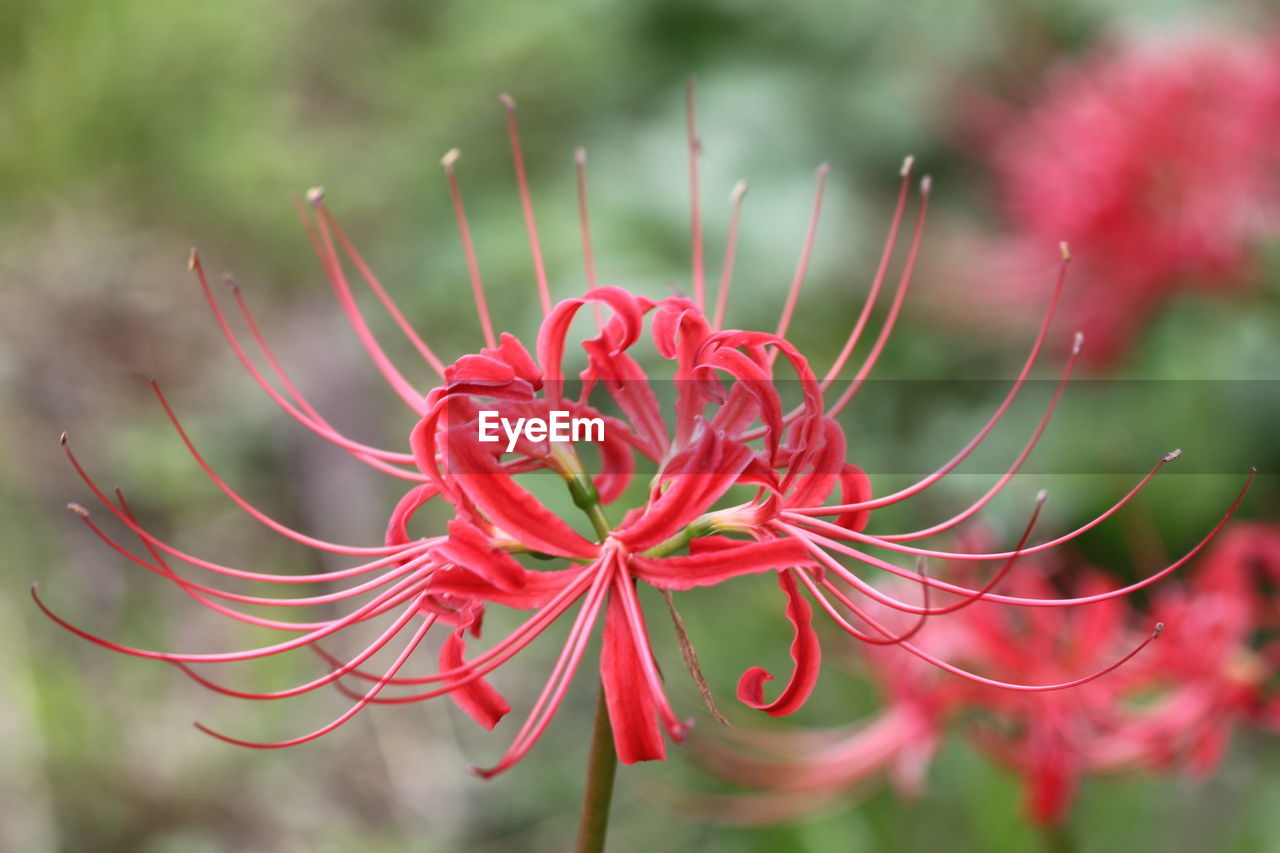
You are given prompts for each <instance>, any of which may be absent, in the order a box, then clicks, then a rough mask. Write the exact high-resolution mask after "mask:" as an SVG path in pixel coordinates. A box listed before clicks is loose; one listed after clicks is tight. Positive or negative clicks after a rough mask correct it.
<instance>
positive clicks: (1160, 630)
mask: <svg viewBox="0 0 1280 853" xmlns="http://www.w3.org/2000/svg"><path fill="white" fill-rule="evenodd" d="M1163 633H1164V623H1163V622H1157V623H1156V629H1155V630H1154V631H1152V632H1151V639H1153V640H1154V639H1158V638H1159V637H1160V635H1161V634H1163Z"/></svg>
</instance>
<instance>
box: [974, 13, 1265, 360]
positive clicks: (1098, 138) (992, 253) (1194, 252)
mask: <svg viewBox="0 0 1280 853" xmlns="http://www.w3.org/2000/svg"><path fill="white" fill-rule="evenodd" d="M979 112H983V111H982V110H979ZM991 114H992V115H993V119H992V120H991V121H990V122H989V123H988V124H987V126H986V127H983V128H981V129H980V130H979V133H980V135H981V136H982V137H983V142H984V147H986V148H989V150H990V151H991V154H990V157H991V166H992V169H993V177H994V181H995V187H994V189H995V193H996V195H997V198H998V199H999V203H1000V207H1001V210H1002V212H1003V215H1004V218H1005V220H1006V221H1007V224H1008V228H1009V233H1008V236H1007V237H1002V238H997V239H996V240H995V241H994V245H982V246H980V247H979V248H977V249H976V250H975V257H977V258H978V259H979V260H978V264H979V266H980V267H981V269H982V271H983V275H984V276H986V279H984V287H983V288H982V290H979V293H981V292H982V291H983V290H988V289H989V290H990V291H991V292H993V293H994V295H996V296H997V297H999V298H1003V299H1009V300H1013V301H1014V302H1015V303H1016V302H1024V301H1026V300H1028V299H1029V298H1030V297H1031V294H1032V293H1034V292H1035V286H1034V284H1033V282H1034V280H1035V275H1033V274H1029V272H1028V271H1029V270H1036V269H1038V268H1040V267H1042V266H1043V265H1042V264H1041V263H1039V261H1038V258H1039V256H1040V249H1041V247H1042V246H1043V245H1045V242H1046V241H1049V240H1066V241H1068V242H1069V243H1070V244H1071V246H1072V249H1073V250H1074V251H1075V253H1076V256H1077V259H1078V260H1079V265H1078V269H1077V276H1076V277H1075V279H1074V284H1073V287H1072V289H1071V292H1069V293H1068V295H1067V296H1066V298H1065V299H1064V309H1065V316H1066V317H1067V318H1068V319H1069V321H1070V322H1071V327H1072V328H1079V329H1082V330H1083V331H1084V332H1085V334H1086V335H1087V336H1088V338H1089V350H1088V352H1087V358H1089V359H1092V360H1093V361H1095V362H1098V363H1105V362H1107V361H1110V360H1112V359H1114V358H1115V357H1116V356H1118V355H1119V354H1120V353H1121V352H1123V351H1124V350H1125V349H1127V348H1128V347H1129V345H1130V343H1131V339H1132V337H1133V336H1134V335H1135V334H1136V333H1138V332H1139V331H1140V330H1141V327H1142V325H1143V324H1144V323H1145V321H1146V320H1147V319H1148V317H1149V316H1150V315H1151V313H1152V312H1153V311H1155V310H1156V309H1157V308H1158V307H1159V306H1160V305H1161V304H1162V303H1163V302H1165V301H1167V300H1169V299H1170V298H1172V297H1173V296H1174V295H1176V294H1177V293H1178V292H1179V291H1180V290H1182V289H1184V288H1195V289H1199V290H1224V289H1230V288H1234V287H1236V286H1238V285H1239V284H1240V283H1241V282H1242V281H1243V280H1245V279H1246V278H1247V274H1248V272H1249V266H1250V259H1251V255H1250V249H1251V248H1252V247H1253V246H1254V244H1255V243H1256V242H1257V241H1258V240H1260V239H1262V238H1266V237H1271V236H1272V235H1274V234H1275V233H1276V230H1277V226H1278V225H1280V148H1277V146H1276V144H1275V140H1276V139H1277V138H1280V38H1266V39H1247V38H1234V39H1232V38H1227V37H1220V38H1210V37H1204V38H1199V39H1194V40H1188V41H1181V42H1172V43H1167V44H1161V45H1130V44H1125V43H1123V42H1117V43H1115V44H1112V45H1110V46H1108V47H1105V48H1102V49H1100V50H1098V51H1097V52H1095V53H1094V54H1093V55H1090V56H1086V57H1084V58H1081V59H1078V60H1073V61H1064V62H1061V63H1060V64H1058V65H1056V66H1054V67H1053V69H1052V71H1051V73H1050V74H1049V75H1048V78H1047V80H1046V82H1045V84H1044V87H1043V90H1042V91H1041V93H1040V94H1039V96H1038V97H1037V98H1036V100H1035V101H1034V102H1033V103H1032V104H1031V105H1030V106H1029V107H1028V108H1027V109H1026V110H1025V111H1023V112H1020V113H1019V112H1015V111H1012V110H1005V109H995V110H992V111H991ZM992 258H995V259H996V260H995V261H994V262H993V261H992V260H991V259H992ZM968 296H969V295H968V294H966V298H968Z"/></svg>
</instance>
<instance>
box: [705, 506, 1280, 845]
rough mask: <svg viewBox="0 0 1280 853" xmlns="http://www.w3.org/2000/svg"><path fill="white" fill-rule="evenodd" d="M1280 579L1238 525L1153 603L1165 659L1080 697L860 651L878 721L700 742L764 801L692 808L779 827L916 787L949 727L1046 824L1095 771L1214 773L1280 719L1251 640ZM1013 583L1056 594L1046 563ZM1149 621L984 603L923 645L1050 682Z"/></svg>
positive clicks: (1273, 549)
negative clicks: (890, 787) (1249, 733)
mask: <svg viewBox="0 0 1280 853" xmlns="http://www.w3.org/2000/svg"><path fill="white" fill-rule="evenodd" d="M954 568H956V569H957V570H959V571H961V572H967V569H966V568H965V567H964V566H956V567H954ZM1037 568H1039V569H1042V570H1043V569H1046V568H1049V566H1046V565H1045V564H1043V563H1041V564H1040V565H1039V566H1038V567H1037ZM1277 568H1280V528H1276V527H1274V526H1271V525H1261V524H1239V525H1235V526H1233V527H1231V528H1228V531H1227V532H1226V533H1224V534H1223V536H1222V537H1221V539H1220V540H1219V541H1218V542H1217V543H1215V545H1214V547H1213V548H1211V549H1210V550H1209V552H1208V553H1207V554H1206V556H1205V557H1204V558H1203V559H1202V560H1201V561H1200V565H1199V567H1198V571H1197V573H1196V575H1195V577H1194V578H1193V579H1192V580H1190V581H1186V582H1181V583H1178V584H1177V585H1170V586H1168V587H1162V588H1161V590H1160V591H1159V594H1158V595H1157V596H1156V597H1155V601H1154V603H1153V605H1152V607H1151V610H1152V611H1153V612H1154V613H1155V614H1157V615H1158V616H1159V617H1160V618H1162V619H1165V620H1168V623H1169V625H1170V628H1169V630H1168V631H1167V632H1165V637H1164V638H1163V639H1162V640H1161V642H1160V643H1157V644H1156V647H1155V648H1156V651H1155V652H1154V653H1153V654H1151V655H1148V656H1145V657H1143V658H1141V659H1139V660H1137V661H1135V662H1134V663H1133V665H1131V666H1127V667H1124V668H1122V669H1120V670H1118V671H1117V672H1114V673H1112V674H1111V675H1109V676H1108V677H1107V678H1101V679H1097V680H1093V681H1090V682H1088V683H1086V684H1083V685H1081V686H1079V687H1076V688H1075V689H1072V690H1064V691H1057V692H1048V693H1035V694H1028V693H1019V692H1012V691H1002V690H996V689H992V688H990V687H988V686H985V685H982V684H977V683H973V682H966V681H951V682H950V683H942V682H941V681H940V680H939V678H938V673H937V671H936V670H934V669H932V668H930V667H925V666H922V665H920V663H919V662H918V661H903V660H902V659H901V657H900V656H895V657H894V658H893V659H891V660H890V659H887V658H886V657H885V652H884V651H880V652H871V653H868V652H865V651H864V652H862V653H861V654H860V655H859V658H860V659H862V660H865V661H866V662H867V663H868V664H869V666H868V671H869V673H870V674H871V676H872V679H873V680H874V681H875V682H876V683H877V684H878V685H879V686H880V688H881V689H880V692H881V696H882V702H883V705H884V707H883V709H882V710H879V711H878V712H876V714H875V715H873V716H872V717H871V718H870V719H869V720H867V721H864V722H863V723H860V724H858V725H856V726H852V727H841V728H834V729H828V730H823V729H809V730H795V731H791V732H783V733H778V732H764V731H753V730H738V731H736V732H733V733H731V734H730V735H729V736H728V737H729V738H730V742H731V743H732V744H733V748H729V747H727V746H726V745H725V744H724V743H723V742H721V741H712V740H708V741H700V742H699V744H698V746H699V749H698V753H699V756H700V763H701V764H702V765H703V766H704V767H705V768H706V769H708V770H709V771H710V772H712V773H714V774H715V775H718V776H720V777H721V778H723V779H726V780H728V781H731V782H732V783H733V784H734V785H737V786H744V787H747V788H750V789H753V791H752V792H751V793H745V794H730V795H716V796H697V797H693V798H691V799H690V801H689V802H691V803H692V804H693V805H694V806H695V807H697V808H698V809H699V810H701V811H702V812H704V813H706V814H709V815H712V816H715V817H717V818H719V819H722V820H727V821H731V822H740V823H768V822H774V821H777V820H785V819H790V818H794V817H797V816H800V815H803V814H806V813H808V812H811V811H813V810H814V809H817V808H820V807H822V806H825V805H827V804H829V803H831V802H833V801H835V800H837V799H839V798H841V797H845V796H849V795H851V794H854V793H855V792H858V791H863V792H865V791H867V790H874V788H875V786H876V785H878V784H880V783H882V782H883V781H884V780H885V778H886V771H887V776H888V778H890V779H892V781H894V782H895V784H896V786H897V787H898V788H899V790H903V791H905V792H907V793H911V792H915V791H918V790H919V788H920V785H921V783H922V777H923V775H924V773H925V771H926V769H927V764H928V761H929V759H930V758H931V756H932V753H933V751H934V749H935V747H936V745H937V743H938V740H939V739H940V738H941V736H942V733H943V731H944V730H945V728H946V727H947V726H948V724H949V723H961V724H962V725H961V726H960V728H961V730H962V731H963V732H965V733H966V734H967V736H968V738H969V740H970V742H971V743H973V744H974V745H975V746H977V747H978V748H979V749H980V750H981V751H983V752H984V753H986V754H988V755H989V756H991V757H992V758H994V759H995V760H996V761H998V762H1000V763H1002V764H1004V765H1006V766H1008V767H1009V768H1011V769H1012V770H1013V771H1014V772H1016V773H1017V774H1018V775H1020V776H1021V777H1022V778H1023V780H1024V789H1025V802H1026V809H1027V813H1028V815H1029V817H1030V818H1031V819H1032V820H1034V821H1035V822H1037V823H1039V824H1042V825H1050V826H1051V825H1057V824H1060V823H1062V822H1063V821H1064V820H1065V819H1066V818H1067V817H1068V815H1069V814H1070V810H1071V806H1072V804H1073V802H1074V799H1075V795H1076V793H1077V791H1078V789H1079V785H1080V783H1081V781H1083V780H1084V779H1086V778H1088V777H1090V776H1094V775H1099V774H1112V773H1117V772H1122V771H1139V770H1145V771H1149V772H1157V773H1159V772H1170V771H1173V770H1176V769H1177V768H1179V767H1186V768H1188V769H1189V770H1190V771H1191V772H1193V773H1195V774H1197V775H1205V774H1207V773H1210V772H1212V771H1213V770H1214V769H1216V767H1217V766H1218V764H1219V763H1220V761H1221V758H1222V755H1223V752H1224V749H1225V747H1226V745H1227V743H1228V741H1229V739H1230V736H1231V733H1232V732H1233V730H1234V729H1235V728H1236V727H1237V726H1238V725H1240V724H1242V723H1250V722H1252V723H1258V724H1261V725H1263V726H1268V727H1269V726H1273V725H1274V723H1275V720H1276V718H1275V708H1276V702H1277V697H1276V695H1275V691H1274V688H1275V686H1276V685H1275V684H1274V683H1273V681H1274V678H1275V675H1276V672H1275V670H1276V667H1275V663H1274V661H1271V662H1268V660H1267V658H1266V656H1265V654H1264V652H1265V650H1260V649H1259V648H1257V644H1256V642H1255V640H1256V635H1257V633H1258V629H1259V628H1260V627H1264V626H1265V625H1268V624H1270V625H1274V624H1275V616H1276V611H1277V608H1276V607H1275V600H1274V597H1272V596H1269V595H1268V594H1266V592H1265V591H1263V590H1262V589H1260V587H1259V585H1258V583H1257V580H1258V577H1257V574H1258V572H1264V573H1268V574H1270V575H1271V576H1272V577H1274V576H1275V572H1276V570H1277ZM1052 576H1053V577H1059V578H1069V579H1070V582H1071V583H1072V584H1074V585H1075V588H1076V589H1077V590H1078V591H1079V592H1081V593H1083V594H1085V595H1088V594H1089V593H1091V592H1093V591H1095V590H1100V589H1105V588H1106V587H1107V586H1108V585H1109V583H1110V581H1109V580H1108V577H1107V575H1106V574H1104V573H1102V572H1100V571H1097V570H1096V569H1093V568H1091V567H1088V566H1084V565H1074V566H1071V567H1068V569H1067V570H1065V571H1056V572H1053V573H1052ZM1008 584H1009V585H1010V586H1011V587H1012V588H1013V589H1015V590H1017V591H1018V592H1019V593H1021V594H1023V595H1033V596H1040V597H1044V596H1046V595H1048V594H1050V593H1051V591H1052V589H1053V586H1054V584H1053V583H1051V581H1050V575H1049V574H1046V573H1036V568H1027V569H1025V570H1022V571H1021V572H1020V573H1017V574H1015V575H1013V576H1011V577H1010V578H1009V581H1008ZM1268 610H1269V611H1270V612H1269V613H1268ZM1147 618H1148V617H1147V616H1146V615H1145V614H1143V613H1139V612H1137V611H1136V610H1135V609H1134V608H1133V607H1132V606H1131V605H1129V604H1128V603H1127V602H1124V601H1120V600H1116V599H1109V600H1105V601H1102V602H1099V603H1096V604H1093V605H1090V606H1087V607H1082V608H1079V609H1075V610H1064V609H1061V608H1008V607H997V606H993V605H992V604H991V603H989V602H977V603H975V604H974V605H973V606H972V607H969V608H967V609H966V611H965V612H964V614H963V615H958V616H956V617H955V618H953V619H949V620H945V621H942V622H938V623H936V625H935V624H930V626H929V627H928V628H927V629H925V630H923V631H921V634H920V637H919V639H918V642H919V643H920V644H921V645H922V646H924V647H925V648H928V649H931V650H933V651H935V652H936V653H938V654H945V655H946V656H947V657H948V658H949V659H951V660H956V661H960V662H964V663H966V664H968V665H971V666H973V667H974V668H975V669H977V670H978V671H980V672H985V673H989V674H991V675H998V676H999V677H1002V678H1017V679H1018V680H1022V681H1051V680H1055V679H1060V678H1062V677H1064V675H1065V674H1067V673H1070V672H1073V671H1078V670H1079V669H1081V668H1087V667H1089V666H1094V665H1097V664H1098V663H1099V662H1101V661H1106V660H1109V659H1111V658H1112V657H1113V656H1114V655H1115V654H1117V653H1121V652H1122V650H1124V649H1126V648H1128V647H1130V646H1131V645H1132V643H1133V642H1134V641H1135V639H1137V638H1140V637H1141V635H1142V634H1143V632H1144V631H1145V625H1146V624H1149V623H1147V621H1146V620H1147ZM1259 620H1265V621H1259ZM1162 624H1163V623H1162ZM935 627H936V628H937V629H938V630H937V631H935V630H934V629H935ZM904 767H905V768H906V769H907V771H908V772H906V773H905V774H904ZM904 778H905V779H906V780H907V781H908V782H909V783H910V784H906V785H904V784H903V780H904Z"/></svg>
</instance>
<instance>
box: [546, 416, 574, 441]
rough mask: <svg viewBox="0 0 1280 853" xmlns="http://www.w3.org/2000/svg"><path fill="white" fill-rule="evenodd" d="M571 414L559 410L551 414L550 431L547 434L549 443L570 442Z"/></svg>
mask: <svg viewBox="0 0 1280 853" xmlns="http://www.w3.org/2000/svg"><path fill="white" fill-rule="evenodd" d="M569 423H570V418H569V413H568V412H565V411H561V410H559V409H557V410H556V411H553V412H552V413H551V420H550V421H549V424H548V425H549V426H550V430H549V431H548V434H547V440H548V441H557V442H564V441H569Z"/></svg>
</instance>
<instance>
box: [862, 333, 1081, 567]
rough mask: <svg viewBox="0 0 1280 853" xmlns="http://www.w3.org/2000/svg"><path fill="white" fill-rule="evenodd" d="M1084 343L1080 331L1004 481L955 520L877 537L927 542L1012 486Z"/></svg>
mask: <svg viewBox="0 0 1280 853" xmlns="http://www.w3.org/2000/svg"><path fill="white" fill-rule="evenodd" d="M1083 342H1084V336H1083V335H1082V334H1081V333H1080V332H1076V339H1075V345H1074V346H1072V348H1071V355H1070V356H1068V358H1067V364H1066V367H1065V368H1064V369H1063V371H1062V378H1061V379H1059V380H1058V387H1057V388H1056V389H1054V392H1053V397H1052V399H1050V400H1049V405H1048V406H1047V407H1046V408H1045V410H1044V415H1043V416H1041V418H1040V423H1038V424H1037V425H1036V428H1035V431H1034V432H1033V433H1032V434H1031V437H1030V438H1029V439H1027V443H1026V444H1025V445H1024V446H1023V448H1022V451H1021V452H1020V453H1019V454H1018V456H1017V458H1016V459H1014V460H1013V464H1011V465H1010V466H1009V468H1008V470H1006V471H1005V472H1004V474H1002V475H1001V476H1000V479H999V480H997V481H996V482H995V484H994V485H992V486H991V488H989V489H987V491H986V494H984V495H983V496H982V497H980V498H978V500H976V501H974V502H973V503H971V504H969V506H967V507H965V508H964V509H963V510H961V511H960V512H958V513H956V514H955V515H953V516H951V518H949V519H947V520H946V521H941V522H939V523H937V524H935V525H933V526H931V527H925V528H922V529H920V530H915V531H912V532H910V533H890V534H884V533H881V534H878V535H877V538H879V539H881V540H882V541H885V542H909V541H912V540H915V539H925V538H927V537H930V536H934V535H937V534H939V533H942V532H944V531H946V530H950V529H951V528H953V527H955V526H956V525H958V524H960V523H961V522H963V521H965V520H967V519H969V518H972V517H973V516H974V515H975V514H976V513H977V512H978V511H979V510H981V509H982V508H983V507H984V506H986V505H987V503H988V502H989V501H990V500H991V499H992V498H994V497H995V496H996V495H998V494H999V493H1000V492H1001V490H1003V489H1004V487H1005V486H1006V485H1008V483H1009V481H1011V480H1012V479H1013V477H1014V475H1015V474H1017V473H1018V469H1020V468H1021V467H1022V463H1024V462H1026V461H1027V457H1028V456H1030V455H1031V451H1032V450H1034V449H1035V446H1036V443H1037V442H1039V441H1040V436H1041V435H1043V434H1044V431H1045V428H1046V427H1047V426H1048V425H1049V420H1050V419H1051V418H1052V417H1053V412H1054V410H1055V409H1056V408H1057V407H1058V401H1059V400H1061V399H1062V392H1063V391H1065V390H1066V388H1067V380H1069V379H1070V378H1071V371H1072V368H1074V367H1075V363H1076V359H1077V358H1078V357H1079V355H1080V348H1081V345H1082V344H1083Z"/></svg>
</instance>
